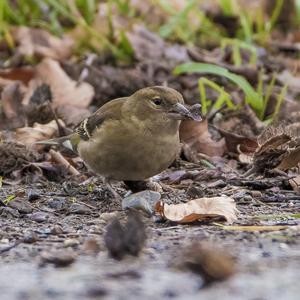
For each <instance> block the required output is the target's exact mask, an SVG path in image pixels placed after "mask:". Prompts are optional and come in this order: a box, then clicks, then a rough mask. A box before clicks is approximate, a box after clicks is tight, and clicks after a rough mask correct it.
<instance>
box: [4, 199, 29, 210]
mask: <svg viewBox="0 0 300 300" xmlns="http://www.w3.org/2000/svg"><path fill="white" fill-rule="evenodd" d="M8 206H9V207H11V208H14V209H16V210H17V211H18V212H19V213H21V214H30V213H31V212H32V211H33V208H32V206H31V205H30V203H29V202H28V201H26V200H24V199H20V198H15V199H13V200H11V201H9V203H8Z"/></svg>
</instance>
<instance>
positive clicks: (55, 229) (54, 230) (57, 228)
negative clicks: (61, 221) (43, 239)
mask: <svg viewBox="0 0 300 300" xmlns="http://www.w3.org/2000/svg"><path fill="white" fill-rule="evenodd" d="M63 232H64V231H63V229H62V228H61V226H59V225H54V226H53V227H52V228H51V234H54V235H60V234H62V233H63Z"/></svg>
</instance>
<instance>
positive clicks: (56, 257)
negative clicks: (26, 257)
mask: <svg viewBox="0 0 300 300" xmlns="http://www.w3.org/2000/svg"><path fill="white" fill-rule="evenodd" d="M75 259H76V257H75V255H74V253H72V252H69V251H61V250H60V251H56V252H43V253H42V254H41V262H40V265H41V266H43V265H45V264H53V265H55V266H56V267H67V266H69V265H70V264H72V263H73V262H74V261H75Z"/></svg>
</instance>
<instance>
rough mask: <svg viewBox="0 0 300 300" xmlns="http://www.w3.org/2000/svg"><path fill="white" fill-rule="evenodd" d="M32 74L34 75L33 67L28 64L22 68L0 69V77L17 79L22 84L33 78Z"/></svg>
mask: <svg viewBox="0 0 300 300" xmlns="http://www.w3.org/2000/svg"><path fill="white" fill-rule="evenodd" d="M33 75H34V69H33V68H32V67H28V66H27V67H23V68H13V69H4V70H0V77H2V78H4V79H6V80H12V81H15V80H18V81H21V82H22V83H24V84H28V82H29V81H30V80H31V79H32V78H33ZM0 85H1V84H0Z"/></svg>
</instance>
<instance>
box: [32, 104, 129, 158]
mask: <svg viewBox="0 0 300 300" xmlns="http://www.w3.org/2000/svg"><path fill="white" fill-rule="evenodd" d="M126 99H127V98H118V99H115V100H112V101H110V102H108V103H106V104H104V105H103V106H102V107H100V108H99V109H98V110H97V111H96V112H94V113H93V114H92V115H90V116H89V117H88V118H86V119H84V120H83V121H82V122H81V123H80V124H79V125H78V126H77V127H76V128H75V130H74V132H73V133H71V134H70V135H68V136H63V137H59V138H55V139H51V140H45V141H39V142H36V143H35V144H37V145H56V146H63V147H65V148H68V149H70V150H72V151H73V152H75V153H77V147H78V144H79V143H80V141H82V140H84V141H87V140H89V138H90V137H92V135H93V132H94V130H95V129H96V128H99V126H101V125H103V123H104V122H105V121H106V120H109V119H116V120H118V119H120V118H121V116H122V106H123V104H124V101H125V100H126Z"/></svg>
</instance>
